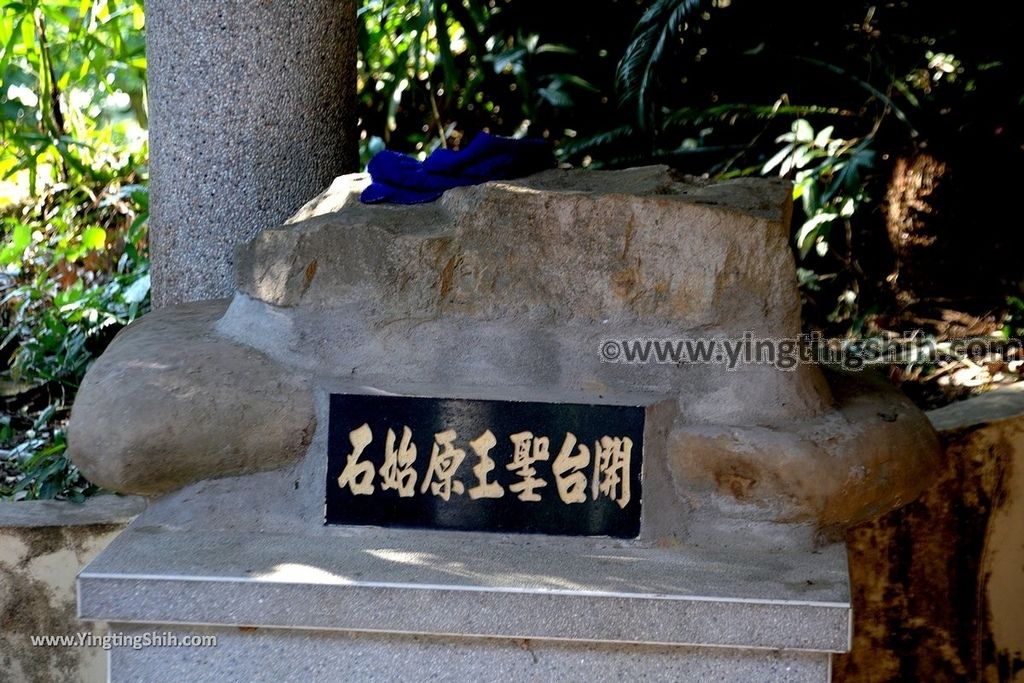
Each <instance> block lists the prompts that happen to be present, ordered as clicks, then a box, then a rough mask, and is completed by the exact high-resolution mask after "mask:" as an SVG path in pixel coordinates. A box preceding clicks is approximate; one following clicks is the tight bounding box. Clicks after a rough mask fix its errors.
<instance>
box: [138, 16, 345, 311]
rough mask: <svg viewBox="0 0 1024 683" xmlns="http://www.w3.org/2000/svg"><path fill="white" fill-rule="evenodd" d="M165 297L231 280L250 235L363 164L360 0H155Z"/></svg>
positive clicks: (154, 112)
mask: <svg viewBox="0 0 1024 683" xmlns="http://www.w3.org/2000/svg"><path fill="white" fill-rule="evenodd" d="M146 24H147V27H146V30H147V47H148V58H149V114H150V175H151V177H150V211H151V217H150V225H151V239H152V244H151V255H152V259H153V274H152V277H153V301H154V304H155V305H157V306H164V305H168V304H174V303H179V302H182V301H192V300H197V299H210V298H216V297H222V296H225V295H227V294H229V293H230V292H231V291H232V290H233V277H232V252H233V248H234V246H235V245H236V244H238V243H239V242H242V241H245V240H248V239H249V238H251V237H253V236H254V235H256V234H257V233H258V232H259V231H260V230H262V229H263V228H267V227H272V226H273V225H275V224H277V223H280V222H282V221H283V220H284V219H286V218H287V217H288V216H289V215H290V214H291V213H292V212H294V211H295V209H297V208H298V207H300V206H301V205H302V204H303V203H305V202H306V200H308V199H309V198H310V197H313V196H314V195H316V194H317V193H318V192H320V191H321V190H323V189H324V188H325V187H327V185H328V184H330V182H331V180H332V179H333V178H334V177H335V176H336V175H339V174H340V173H342V172H344V171H346V170H353V169H354V166H355V165H356V162H357V150H356V126H355V112H354V104H355V103H354V92H355V8H354V5H353V2H352V0H287V1H282V0H260V1H258V2H241V1H238V0H187V1H186V2H173V1H171V0H148V1H147V3H146Z"/></svg>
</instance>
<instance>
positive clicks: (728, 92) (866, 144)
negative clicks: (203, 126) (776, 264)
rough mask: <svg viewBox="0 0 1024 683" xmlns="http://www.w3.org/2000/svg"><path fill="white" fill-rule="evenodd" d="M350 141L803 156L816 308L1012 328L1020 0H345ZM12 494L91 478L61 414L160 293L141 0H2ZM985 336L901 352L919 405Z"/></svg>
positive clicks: (721, 162) (797, 188)
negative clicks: (156, 289)
mask: <svg viewBox="0 0 1024 683" xmlns="http://www.w3.org/2000/svg"><path fill="white" fill-rule="evenodd" d="M358 4H359V7H358V17H359V18H358V21H359V88H358V91H359V99H358V103H357V106H358V110H359V125H360V136H361V152H362V159H363V162H364V163H365V161H366V160H367V159H369V157H370V156H372V154H374V153H375V152H377V151H379V150H380V149H383V148H384V147H389V148H392V149H397V150H399V151H403V152H408V153H410V154H417V155H420V156H425V155H427V154H428V153H429V152H431V151H432V150H434V149H436V148H437V147H440V146H445V147H451V148H458V147H459V146H460V145H461V144H463V142H464V141H466V140H469V139H471V138H472V136H473V135H475V134H476V133H477V132H479V131H481V130H488V131H491V132H495V133H499V134H504V135H542V136H545V137H549V138H551V139H552V140H553V141H554V142H555V143H556V149H557V153H558V156H559V158H560V160H561V161H562V162H563V163H565V164H570V165H573V166H577V167H590V168H615V167H623V166H631V165H639V164H647V163H664V164H669V165H671V166H672V167H674V168H675V169H677V170H678V172H679V173H681V174H689V175H693V176H697V177H705V178H732V177H739V176H782V177H785V178H788V179H790V180H792V181H793V183H794V198H795V200H796V215H795V216H794V221H793V249H794V254H795V258H796V260H797V265H798V274H799V278H800V283H801V288H802V292H803V295H804V303H805V319H806V323H807V326H808V328H810V329H815V330H820V331H822V332H825V333H826V334H828V335H832V336H838V337H842V338H847V339H850V340H855V339H857V338H859V337H863V336H865V335H895V334H900V333H902V332H904V331H906V330H909V329H914V330H921V333H920V335H921V337H920V338H921V339H923V340H927V341H930V342H937V343H939V344H940V348H941V343H942V341H943V340H944V339H946V338H948V337H950V336H965V335H991V336H994V337H997V338H998V337H1004V338H1005V337H1006V336H1010V335H1012V336H1015V335H1019V334H1021V332H1020V330H1021V327H1022V326H1024V300H1022V298H1021V283H1022V281H1024V273H1022V272H1021V271H1022V266H1021V259H1020V248H1021V245H1022V242H1024V233H1022V231H1021V229H1020V227H1019V225H1018V222H1019V219H1018V218H1016V217H1015V214H1014V213H1013V211H1014V209H1015V208H1016V202H1015V197H1016V196H1017V194H1018V193H1019V192H1020V188H1021V187H1022V186H1024V184H1022V181H1024V172H1022V169H1024V163H1022V162H1024V70H1022V68H1021V67H1022V64H1021V62H1022V59H1024V50H1020V49H1019V46H1018V45H1017V43H1016V41H1017V40H1018V38H1017V36H1016V30H1017V28H1018V27H1017V26H1016V25H1015V24H1014V22H1013V21H1012V20H1011V17H1013V16H1016V14H1015V12H1016V10H1015V7H1014V5H1013V3H1012V2H1010V1H1009V0H1005V1H1002V2H1000V1H994V2H988V3H984V4H980V5H978V6H977V7H971V6H964V5H963V4H962V3H958V4H953V3H947V2H941V1H940V2H936V1H934V0H906V1H903V2H869V1H864V0H839V1H837V2H820V1H816V0H785V1H783V2H771V3H768V2H758V1H756V0H558V2H540V1H539V0H490V1H488V2H483V1H478V0H446V1H445V2H440V1H437V0H358ZM0 6H2V14H0V48H2V50H3V52H2V55H0V72H2V74H3V84H2V88H0V107H2V109H3V112H2V118H0V121H2V122H0V126H2V128H0V138H2V142H3V149H2V153H0V178H2V180H0V220H2V222H3V233H4V246H3V249H2V251H0V268H2V272H0V290H2V292H0V296H2V299H0V301H2V306H0V332H2V335H3V336H2V339H3V342H2V346H0V348H2V354H3V358H4V360H5V361H6V362H5V365H4V367H3V374H2V377H0V388H2V399H3V402H4V410H3V413H2V415H0V498H15V499H17V498H26V497H27V498H35V497H39V498H50V497H67V498H72V499H80V498H81V497H82V496H83V495H87V494H88V493H90V492H91V490H90V487H89V485H88V483H87V482H85V481H83V480H82V479H81V478H80V477H79V476H78V474H77V472H76V471H75V470H74V468H73V466H71V465H70V464H69V463H68V461H67V460H66V458H64V454H63V451H64V436H63V432H62V430H63V427H64V424H65V422H66V418H67V413H68V408H69V406H70V403H71V400H72V399H73V397H74V392H75V389H76V387H77V385H78V382H79V381H80V380H81V377H82V375H83V374H84V371H85V369H86V368H87V367H88V364H89V363H90V361H91V360H92V359H93V358H94V357H95V356H97V355H98V354H99V353H100V352H101V351H102V350H103V348H104V347H105V346H106V344H107V343H109V341H110V339H111V338H112V336H113V334H115V333H116V331H117V330H118V329H120V328H121V327H122V326H124V325H125V324H127V323H128V322H129V321H130V320H132V319H133V318H134V317H136V316H138V315H140V314H142V313H144V312H145V311H146V310H147V309H148V306H149V297H148V294H149V278H148V262H147V250H146V247H147V238H146V217H147V202H146V177H147V172H146V156H147V155H146V92H145V78H146V60H145V53H144V30H145V19H144V11H143V5H142V3H141V2H138V1H137V0H106V1H104V0H35V1H25V2H12V1H10V0H3V4H2V5H0ZM1020 366H1021V359H1018V358H1016V357H1012V356H1009V357H1008V356H1006V355H1005V354H1000V353H993V354H992V355H991V356H988V357H985V358H982V359H977V358H975V359H964V358H957V357H952V356H950V357H948V358H945V359H944V360H942V361H941V362H938V363H917V362H908V363H907V364H905V365H903V366H899V367H892V368H890V369H889V370H890V374H891V376H892V377H893V379H894V380H895V381H896V382H898V383H903V384H904V388H905V390H906V391H907V392H908V393H909V394H911V395H912V396H913V397H915V398H916V399H917V400H918V401H919V402H920V403H921V404H922V405H925V406H929V405H935V404H936V403H940V402H943V401H948V400H952V399H954V398H957V397H959V396H961V395H963V394H964V393H966V392H969V391H972V390H976V389H977V388H979V387H985V386H989V385H991V384H992V383H993V382H1000V381H1009V380H1013V379H1016V378H1017V375H1018V369H1019V368H1020Z"/></svg>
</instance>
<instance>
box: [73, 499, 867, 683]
mask: <svg viewBox="0 0 1024 683" xmlns="http://www.w3.org/2000/svg"><path fill="white" fill-rule="evenodd" d="M79 594H80V596H81V600H80V603H79V611H80V614H81V616H82V617H84V618H90V619H99V620H106V621H111V622H122V624H118V625H116V626H114V627H113V629H114V630H116V631H118V632H127V633H136V634H142V633H146V632H157V633H161V634H162V633H164V632H166V631H173V632H177V634H178V636H179V637H180V636H182V635H187V634H192V635H196V634H211V635H216V636H217V646H216V647H215V648H212V647H211V648H208V649H204V648H177V649H174V650H167V649H166V648H153V649H140V650H134V649H132V648H130V647H124V648H119V649H117V650H115V651H114V652H113V653H112V655H111V672H112V675H111V680H112V681H114V682H115V683H117V682H119V681H136V680H147V681H176V680H188V681H224V680H283V681H291V680H295V681H299V680H322V681H348V680H422V679H424V678H428V679H435V678H436V679H438V680H477V679H485V678H486V679H498V680H622V679H626V678H628V679H632V680H636V679H647V680H675V681H680V680H687V681H706V680H720V679H721V680H743V681H815V682H819V683H820V682H822V681H827V680H828V677H829V666H830V656H831V653H833V652H843V651H846V650H847V649H848V647H849V642H850V637H851V633H850V604H849V586H848V582H847V572H846V554H845V549H844V548H843V546H841V545H836V546H829V547H826V548H822V549H820V550H819V551H818V552H816V553H809V552H785V551H779V550H773V549H770V548H764V547H762V548H751V547H746V548H743V549H726V550H722V549H716V548H702V547H701V548H699V547H687V548H660V549H659V548H645V547H637V546H636V545H631V544H626V543H618V542H612V541H609V540H598V539H553V538H549V537H534V538H532V539H530V540H526V539H524V538H522V537H520V538H516V537H514V536H513V537H496V536H494V535H488V534H477V533H466V532H424V531H390V532H389V531H383V530H376V529H355V528H350V529H347V530H346V531H345V532H344V533H342V534H338V535H332V536H330V537H308V536H296V535H291V534H275V533H258V534H257V533H238V532H223V531H220V532H206V531H195V530H192V531H181V530H177V531H176V530H172V529H170V528H168V527H166V526H164V525H163V524H161V520H160V519H159V515H156V516H153V517H150V518H144V519H140V521H139V522H138V523H137V524H136V525H135V526H134V527H132V529H130V530H129V531H127V532H125V533H124V534H122V535H121V536H120V537H119V538H118V539H117V540H116V541H115V544H114V545H113V546H112V547H111V548H110V549H108V550H107V552H105V553H104V555H103V556H102V557H101V558H99V559H98V560H97V561H95V562H94V563H92V564H91V565H90V566H89V567H88V568H87V569H86V570H85V571H84V572H83V573H82V574H81V576H80V577H79ZM127 623H130V624H131V625H132V629H134V630H126V628H127V627H126V626H125V624H127ZM238 627H241V629H239V628H238Z"/></svg>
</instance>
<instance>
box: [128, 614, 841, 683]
mask: <svg viewBox="0 0 1024 683" xmlns="http://www.w3.org/2000/svg"><path fill="white" fill-rule="evenodd" d="M117 628H118V629H121V628H123V629H124V631H125V633H126V634H129V635H139V636H142V635H144V634H145V633H146V632H147V631H149V630H150V629H149V628H148V627H138V626H135V627H132V626H128V625H124V626H123V627H122V625H120V624H119V625H117ZM161 633H162V630H161ZM173 633H175V634H176V635H177V636H178V637H181V636H184V635H198V634H201V635H215V636H217V646H216V647H212V648H176V649H175V650H173V651H172V652H173V655H170V654H169V651H168V650H167V649H166V648H148V649H140V650H132V649H129V648H116V649H114V650H113V651H112V652H111V663H112V671H113V675H112V676H111V681H112V683H123V682H129V681H130V682H132V683H134V682H135V681H151V682H152V683H163V682H167V683H178V681H190V682H192V683H203V682H207V681H210V682H216V683H220V682H221V681H275V682H276V681H296V682H300V683H307V682H308V681H323V682H324V683H328V682H331V681H345V682H346V683H348V682H349V681H414V682H416V683H418V682H419V681H424V680H432V681H435V680H436V681H570V682H573V683H575V682H577V681H579V682H586V683H595V682H597V681H638V680H650V681H688V682H689V681H692V682H694V683H706V682H708V681H728V682H732V681H743V682H744V683H825V682H826V681H828V680H829V655H827V654H823V653H814V652H777V651H770V650H737V649H730V648H691V647H659V646H636V645H632V646H625V645H610V644H596V643H565V642H556V641H538V640H498V639H477V638H437V637H429V636H412V635H387V634H375V633H350V632H344V631H336V632H323V631H305V632H297V631H280V630H273V629H260V630H258V631H250V632H245V633H240V632H238V631H237V630H234V629H216V628H214V629H200V630H188V631H184V630H182V631H176V632H173Z"/></svg>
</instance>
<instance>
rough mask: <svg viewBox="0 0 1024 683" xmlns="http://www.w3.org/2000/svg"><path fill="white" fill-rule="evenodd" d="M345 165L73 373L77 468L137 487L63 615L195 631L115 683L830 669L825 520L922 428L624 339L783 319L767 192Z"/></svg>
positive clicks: (783, 293)
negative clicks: (207, 296) (385, 178)
mask: <svg viewBox="0 0 1024 683" xmlns="http://www.w3.org/2000/svg"><path fill="white" fill-rule="evenodd" d="M366 180H367V179H366V178H365V177H364V176H361V175H352V176H345V177H342V178H339V179H338V180H337V181H336V182H335V183H334V185H333V186H332V187H331V188H330V189H329V190H328V191H327V192H325V193H324V194H323V195H321V196H320V197H318V198H316V199H315V200H313V201H311V202H310V203H309V204H307V205H306V206H304V207H303V208H302V209H301V210H300V211H299V212H298V213H297V214H296V215H295V216H293V217H292V218H291V219H289V221H287V222H286V223H285V224H283V225H280V226H279V227H275V228H272V229H267V230H263V231H262V232H260V233H259V234H258V235H257V236H256V237H255V238H254V239H252V240H251V241H249V242H248V243H247V244H245V245H244V246H242V247H240V248H239V250H238V252H237V254H236V258H235V268H236V271H235V283H236V285H237V292H236V293H235V295H234V296H233V297H232V298H231V299H230V300H219V301H211V302H203V303H198V304H185V305H179V306H172V307H167V308H164V309H161V310H159V311H156V312H154V313H151V314H150V315H148V316H146V317H144V318H143V319H141V320H140V321H138V322H136V323H133V324H132V325H130V326H129V327H128V328H126V329H125V330H124V331H122V332H121V333H120V334H119V335H118V337H117V338H116V339H115V340H114V342H113V343H112V344H111V346H110V348H109V349H108V350H107V352H106V353H105V354H104V355H103V356H102V357H101V358H100V359H99V360H97V361H96V363H95V364H94V365H93V367H92V368H91V370H90V371H89V374H88V375H87V377H86V379H85V381H84V383H83V385H82V388H81V391H80V392H79V395H78V400H77V401H76V403H75V407H74V411H73V414H72V419H71V424H70V428H69V439H70V453H71V457H72V458H73V460H74V462H75V463H76V464H77V465H78V466H79V467H80V468H81V469H82V471H83V472H84V473H85V475H86V476H87V477H89V478H90V479H91V480H92V481H94V482H96V483H98V484H101V485H103V486H105V487H108V488H111V489H114V490H117V491H123V492H132V493H141V494H144V495H147V496H150V497H151V498H152V499H153V503H152V505H151V506H150V508H149V509H148V510H147V511H146V513H144V514H143V515H142V516H141V517H140V518H139V519H137V520H136V521H135V522H134V523H133V524H132V526H131V527H130V528H129V529H128V530H126V531H125V532H124V533H123V534H122V535H121V536H120V537H119V538H118V539H117V540H116V541H115V542H114V543H113V544H112V545H111V546H110V547H109V548H108V549H107V550H106V551H105V552H104V553H103V554H102V555H101V556H100V557H99V558H97V559H96V560H95V561H94V562H93V563H92V564H91V565H90V566H89V567H87V568H86V570H84V571H83V573H82V574H81V576H80V578H79V605H80V614H81V616H82V617H86V618H90V619H98V620H107V621H110V622H113V623H115V624H118V626H117V628H121V629H123V630H125V631H127V632H139V633H141V632H144V631H146V630H152V629H155V628H159V629H170V630H173V631H175V632H179V633H186V632H188V633H195V632H202V633H207V634H216V635H218V647H217V648H216V649H215V650H209V651H204V650H182V649H175V650H167V649H158V648H154V649H142V650H133V649H131V648H127V647H126V648H115V650H114V651H113V652H112V654H111V676H112V680H114V681H120V680H136V679H140V678H141V679H147V680H159V679H160V678H161V677H164V678H166V679H168V680H175V679H176V680H183V679H187V680H227V679H237V680H243V679H244V680H255V679H259V678H265V677H272V678H275V679H277V678H281V679H287V678H288V677H289V676H296V675H298V674H297V672H301V678H304V679H311V678H318V679H323V680H342V679H345V680H350V679H360V678H369V677H373V676H384V677H388V678H420V677H423V676H437V677H441V678H458V677H466V676H480V675H498V676H500V677H508V678H544V679H546V678H555V677H566V678H571V679H583V678H598V679H601V678H609V677H621V676H625V675H627V674H628V675H629V676H631V677H633V676H647V677H651V678H656V679H674V680H680V679H686V680H704V679H706V678H707V677H708V676H711V675H721V676H724V677H725V678H727V679H728V680H751V681H752V680H792V681H824V680H828V677H829V664H830V653H833V652H842V651H845V650H846V649H848V647H849V643H850V637H851V634H850V597H849V586H848V576H847V570H846V557H845V549H844V547H843V545H842V544H837V543H832V541H833V540H834V539H836V538H838V537H839V534H840V533H841V532H842V530H843V529H845V528H846V527H848V526H849V525H852V524H854V523H857V522H859V521H861V520H864V519H867V518H870V517H872V516H876V515H879V514H881V513H883V512H885V511H887V510H890V509H893V508H894V507H897V506H899V505H901V504H903V503H906V502H909V501H910V500H912V499H913V498H914V497H915V496H916V495H917V494H918V493H919V492H920V491H921V489H922V488H923V487H924V486H926V485H927V483H928V481H929V479H930V477H931V475H932V473H933V471H934V470H935V463H936V460H937V457H938V443H937V441H936V438H935V434H934V432H933V431H932V428H931V426H930V425H929V423H928V421H927V420H926V419H925V418H924V416H923V415H922V414H921V413H920V412H919V411H918V410H917V409H916V408H915V407H914V406H913V405H912V404H911V403H910V402H909V401H907V400H906V399H905V398H903V397H902V396H901V395H900V394H899V393H897V392H895V391H894V390H892V389H890V388H889V387H888V386H887V385H886V384H885V383H884V382H874V381H872V380H870V379H868V378H867V377H866V376H865V377H862V376H859V375H857V374H856V373H830V374H828V375H826V374H824V373H823V372H822V370H821V369H820V368H819V367H817V366H815V365H812V364H806V363H799V364H795V365H791V366H789V367H786V368H784V369H783V368H782V367H781V366H780V364H778V363H775V364H770V363H769V364H765V363H756V362H751V363H743V364H738V365H735V366H728V365H726V364H724V363H723V362H721V360H722V359H716V358H709V359H706V361H705V362H695V361H693V360H692V359H691V360H690V362H683V361H681V360H680V361H678V362H677V361H675V360H673V359H660V360H654V361H652V360H651V359H648V362H641V360H640V359H638V358H631V359H624V358H623V357H621V355H620V356H616V355H615V353H614V350H615V349H618V350H619V352H620V354H621V353H623V352H625V350H626V349H627V347H628V344H629V343H630V342H631V341H637V340H640V341H642V340H649V339H666V338H672V339H679V338H685V339H691V340H701V339H703V340H709V339H712V340H714V339H717V340H730V339H731V340H743V339H746V340H748V341H752V340H754V339H755V338H756V339H760V340H780V339H788V338H796V337H797V335H798V334H799V332H800V299H799V293H798V290H797V285H796V278H795V269H794V263H793V259H792V255H791V252H790V249H789V246H788V235H789V231H788V229H789V219H790V210H791V204H790V201H791V200H790V191H789V188H788V186H786V185H785V184H782V183H777V182H772V181H764V180H731V181H724V182H718V183H694V182H687V181H684V180H681V179H679V178H677V177H676V176H675V175H674V174H673V173H672V172H670V171H669V170H668V169H667V168H664V167H644V168H635V169H628V170H623V171H604V172H598V171H595V172H582V171H564V170H553V171H549V172H545V173H541V174H538V175H536V176H532V177H529V178H525V179H522V180H518V181H510V182H494V183H487V184H484V185H479V186H475V187H466V188H458V189H454V190H450V191H448V192H447V193H445V195H444V196H443V197H442V199H441V200H439V201H438V202H436V203H433V204H425V205H418V206H364V205H360V204H359V203H358V202H357V201H356V197H357V195H358V191H359V189H360V187H362V186H363V185H364V184H365V182H366ZM609 344H611V345H614V348H610V347H609ZM612 361H614V362H612ZM626 361H628V362H626ZM129 624H130V626H129ZM239 627H242V628H239Z"/></svg>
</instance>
